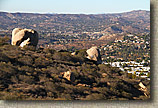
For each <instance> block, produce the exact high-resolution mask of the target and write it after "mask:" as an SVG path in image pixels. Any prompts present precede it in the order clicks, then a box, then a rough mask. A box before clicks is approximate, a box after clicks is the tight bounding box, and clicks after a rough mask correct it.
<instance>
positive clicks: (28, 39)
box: [11, 28, 38, 47]
mask: <svg viewBox="0 0 158 108" xmlns="http://www.w3.org/2000/svg"><path fill="white" fill-rule="evenodd" d="M11 44H12V45H17V46H21V47H24V46H25V45H32V46H35V47H36V46H37V44H38V33H37V32H36V31H35V30H32V29H26V28H25V29H21V28H15V29H14V30H13V31H12V42H11Z"/></svg>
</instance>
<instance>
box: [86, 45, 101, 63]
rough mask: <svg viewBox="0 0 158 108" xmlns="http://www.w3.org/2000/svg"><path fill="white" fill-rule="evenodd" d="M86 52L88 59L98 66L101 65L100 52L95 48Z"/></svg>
mask: <svg viewBox="0 0 158 108" xmlns="http://www.w3.org/2000/svg"><path fill="white" fill-rule="evenodd" d="M86 52H87V54H88V56H87V58H88V59H90V60H93V61H96V62H97V63H98V64H100V63H101V55H100V51H99V49H98V48H97V47H96V46H95V47H92V48H90V49H88V50H87V51H86Z"/></svg>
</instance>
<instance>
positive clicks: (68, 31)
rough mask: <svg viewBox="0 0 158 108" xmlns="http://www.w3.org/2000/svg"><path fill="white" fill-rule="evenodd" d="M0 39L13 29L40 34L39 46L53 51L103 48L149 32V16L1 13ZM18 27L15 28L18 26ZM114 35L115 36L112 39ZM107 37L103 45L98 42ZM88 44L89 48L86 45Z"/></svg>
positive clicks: (144, 13)
mask: <svg viewBox="0 0 158 108" xmlns="http://www.w3.org/2000/svg"><path fill="white" fill-rule="evenodd" d="M0 25H1V26H0V31H1V33H0V35H2V36H4V35H8V36H11V31H12V30H13V29H14V28H15V27H20V28H31V29H35V30H37V31H39V34H40V42H39V46H43V47H48V46H49V47H50V48H53V49H70V50H72V47H75V49H82V48H89V46H92V45H97V46H101V45H105V44H107V41H112V40H114V38H118V36H122V35H126V34H139V35H141V34H142V33H143V34H144V33H149V32H150V12H149V11H144V10H135V11H131V12H124V13H117V14H92V15H86V14H37V13H36V14H35V13H7V12H0ZM17 25H18V26H17ZM113 34H115V36H112V37H111V35H113ZM102 36H105V37H106V36H107V37H109V38H106V41H101V40H98V39H99V38H100V37H102ZM87 43H89V45H87Z"/></svg>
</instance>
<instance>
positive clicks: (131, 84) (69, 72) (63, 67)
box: [0, 37, 150, 100]
mask: <svg viewBox="0 0 158 108" xmlns="http://www.w3.org/2000/svg"><path fill="white" fill-rule="evenodd" d="M7 42H8V38H7V37H5V38H1V39H0V67H1V68H0V79H1V80H0V99H3V100H101V99H102V100H103V99H104V100H134V99H141V100H145V99H149V97H150V85H149V81H147V80H145V79H129V78H128V77H127V75H126V73H123V72H122V71H120V70H119V69H118V68H114V67H111V66H109V65H104V64H96V63H95V62H94V61H90V60H88V59H87V58H86V57H85V55H86V50H78V51H76V55H71V53H70V52H67V51H55V50H52V49H43V48H39V49H37V50H35V49H34V48H32V47H25V48H22V49H21V48H19V47H17V46H11V45H9V44H8V43H7ZM140 81H141V82H142V83H143V84H144V85H145V86H146V87H147V91H143V88H140V86H139V85H138V84H139V82H140Z"/></svg>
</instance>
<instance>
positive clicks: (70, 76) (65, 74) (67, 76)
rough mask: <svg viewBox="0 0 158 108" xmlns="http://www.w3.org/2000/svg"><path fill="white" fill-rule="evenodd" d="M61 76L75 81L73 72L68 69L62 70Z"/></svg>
mask: <svg viewBox="0 0 158 108" xmlns="http://www.w3.org/2000/svg"><path fill="white" fill-rule="evenodd" d="M63 78H66V79H67V80H69V81H72V82H73V81H75V76H74V73H73V72H70V71H67V72H64V75H63Z"/></svg>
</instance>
